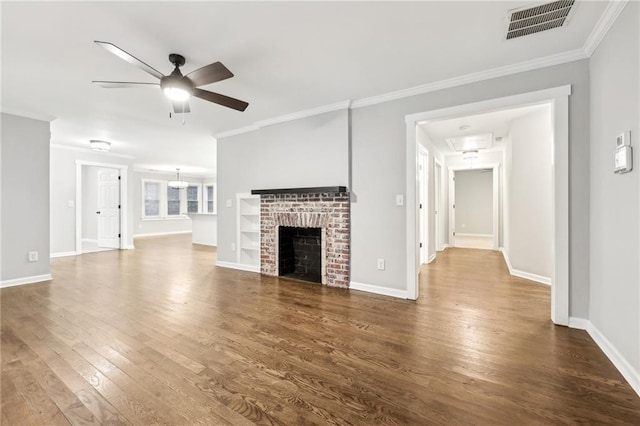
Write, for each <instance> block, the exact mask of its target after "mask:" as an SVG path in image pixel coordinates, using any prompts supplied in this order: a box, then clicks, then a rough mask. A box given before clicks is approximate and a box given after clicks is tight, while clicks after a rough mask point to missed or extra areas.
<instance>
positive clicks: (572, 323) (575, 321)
mask: <svg viewBox="0 0 640 426" xmlns="http://www.w3.org/2000/svg"><path fill="white" fill-rule="evenodd" d="M588 327H589V320H588V319H584V318H578V317H569V328H575V329H577V330H586V329H587V328H588Z"/></svg>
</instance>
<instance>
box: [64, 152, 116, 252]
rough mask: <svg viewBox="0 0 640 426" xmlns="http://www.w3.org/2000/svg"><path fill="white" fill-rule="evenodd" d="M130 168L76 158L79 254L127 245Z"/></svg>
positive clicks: (77, 242)
mask: <svg viewBox="0 0 640 426" xmlns="http://www.w3.org/2000/svg"><path fill="white" fill-rule="evenodd" d="M127 169H128V167H127V166H124V165H117V164H109V163H95V162H87V161H80V160H78V161H76V253H78V254H81V253H91V252H97V251H105V250H114V249H124V248H126V241H127V235H128V234H127V222H126V218H127V174H126V172H127Z"/></svg>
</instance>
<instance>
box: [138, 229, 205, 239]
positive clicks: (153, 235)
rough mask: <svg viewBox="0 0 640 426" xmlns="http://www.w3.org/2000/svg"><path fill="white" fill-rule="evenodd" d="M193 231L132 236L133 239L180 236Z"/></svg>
mask: <svg viewBox="0 0 640 426" xmlns="http://www.w3.org/2000/svg"><path fill="white" fill-rule="evenodd" d="M192 232H193V231H176V232H155V233H151V234H133V238H144V237H161V236H163V235H180V234H191V233H192Z"/></svg>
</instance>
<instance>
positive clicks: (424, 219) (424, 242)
mask: <svg viewBox="0 0 640 426" xmlns="http://www.w3.org/2000/svg"><path fill="white" fill-rule="evenodd" d="M428 158H429V152H428V151H427V150H425V149H422V147H420V149H419V151H418V215H419V228H420V229H419V230H418V232H419V241H420V263H427V262H428V261H429V250H428V246H429V233H428V232H429V230H428V226H429V221H428V213H427V212H428V203H427V194H428V192H427V190H428V189H427V188H428V185H429V181H428V178H427V176H428V175H427V173H428Z"/></svg>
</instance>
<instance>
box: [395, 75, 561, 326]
mask: <svg viewBox="0 0 640 426" xmlns="http://www.w3.org/2000/svg"><path fill="white" fill-rule="evenodd" d="M570 95H571V86H570V85H566V86H560V87H554V88H549V89H544V90H539V91H535V92H529V93H522V94H518V95H513V96H507V97H503V98H496V99H490V100H485V101H480V102H473V103H468V104H463V105H458V106H454V107H449V108H442V109H436V110H431V111H426V112H421V113H416V114H409V115H407V116H406V117H405V122H406V126H407V127H406V152H405V155H406V157H405V162H406V194H407V195H406V230H405V233H406V253H407V258H406V259H407V263H406V275H407V298H409V299H417V298H418V296H419V294H418V282H419V281H418V273H419V266H420V263H419V259H418V255H419V249H418V242H417V232H416V230H417V227H418V224H417V220H418V214H417V212H416V200H417V199H418V194H417V172H418V170H417V169H418V166H417V162H418V155H417V152H418V151H417V149H418V147H417V145H418V143H417V139H416V125H417V123H418V122H421V121H429V120H436V119H447V118H454V117H460V116H464V115H472V114H478V113H481V112H488V111H494V110H500V109H506V108H513V107H516V106H525V105H536V104H543V103H549V104H551V106H552V110H553V113H552V114H553V134H554V140H553V151H552V152H553V159H552V163H553V167H552V169H553V178H552V184H553V192H554V194H553V230H554V231H553V232H554V236H553V253H554V269H553V276H552V278H551V280H552V286H551V320H552V321H553V322H554V323H555V324H559V325H568V324H569V96H570Z"/></svg>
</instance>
